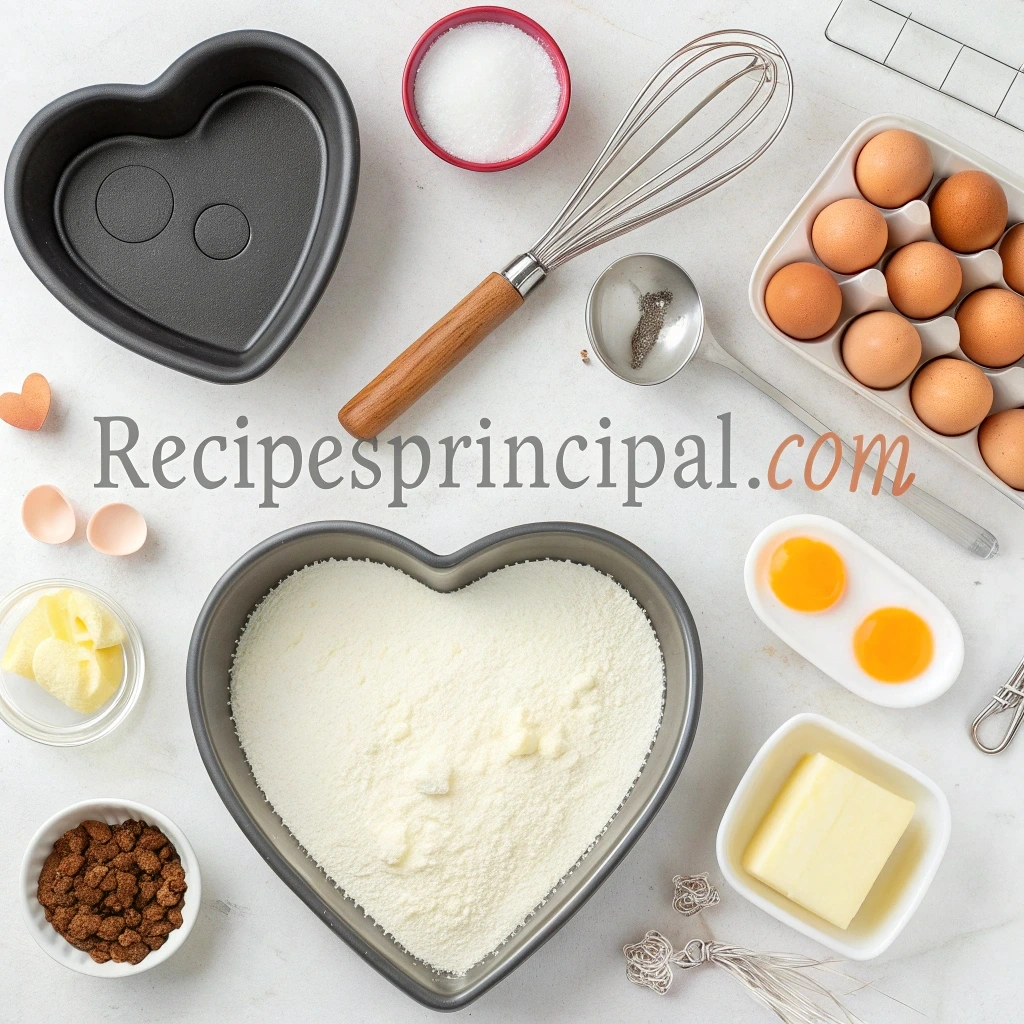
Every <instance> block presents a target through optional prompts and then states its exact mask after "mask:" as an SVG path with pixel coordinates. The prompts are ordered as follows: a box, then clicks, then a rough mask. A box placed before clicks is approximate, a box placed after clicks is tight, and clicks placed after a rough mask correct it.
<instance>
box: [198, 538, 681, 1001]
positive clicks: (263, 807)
mask: <svg viewBox="0 0 1024 1024" xmlns="http://www.w3.org/2000/svg"><path fill="white" fill-rule="evenodd" d="M327 558H337V559H343V558H356V559H370V560H372V561H375V562H383V563H385V564H387V565H390V566H393V567H394V568H396V569H400V570H401V571H402V572H404V573H407V574H408V575H409V576H412V577H413V578H414V579H417V580H419V581H420V582H421V583H423V584H425V585H426V586H428V587H432V588H433V589H435V590H439V591H443V592H448V591H453V590H458V589H459V588H460V587H464V586H467V585H468V584H470V583H472V582H473V581H474V580H477V579H479V578H480V577H482V576H485V575H487V573H490V572H493V571H494V570H496V569H500V568H502V567H503V566H506V565H511V564H514V563H516V562H525V561H531V560H535V559H545V558H551V559H566V560H569V561H573V562H578V563H582V564H586V565H591V566H593V567H594V568H595V569H598V570H600V571H601V572H603V573H606V574H607V575H609V576H611V577H612V578H613V579H615V580H616V581H617V582H618V583H619V584H621V585H622V586H623V587H625V588H626V590H628V591H629V592H630V594H632V595H633V597H634V598H635V599H636V600H637V602H638V603H639V604H640V605H641V607H642V608H643V609H644V611H645V612H646V613H647V615H648V618H649V619H650V621H651V624H652V626H653V627H654V630H655V632H656V634H657V636H658V640H659V642H660V643H661V649H662V653H663V655H664V660H665V687H666V690H665V709H664V713H663V716H662V721H661V725H660V727H659V730H658V734H657V736H656V738H655V740H654V744H653V746H652V748H651V752H650V755H649V757H648V759H647V763H646V764H645V765H644V768H643V770H642V771H641V773H640V776H639V778H638V779H637V782H636V784H635V785H634V787H633V789H632V791H631V792H630V795H629V796H628V797H627V798H626V800H625V802H624V803H623V804H622V806H621V808H620V809H619V812H618V814H617V815H616V816H615V817H614V818H613V819H612V821H611V823H610V824H609V825H608V828H607V829H606V830H605V832H604V833H602V835H601V836H600V837H599V838H598V840H597V842H596V843H595V844H594V846H593V847H592V848H591V850H590V851H589V852H588V853H587V855H586V856H585V857H584V858H583V859H582V860H581V861H580V862H579V863H578V864H577V865H576V866H575V867H574V868H573V869H572V871H571V872H569V874H568V875H566V877H565V878H564V879H563V881H562V882H561V884H560V885H559V886H558V887H557V888H556V889H555V890H554V891H553V892H552V894H551V896H550V897H549V898H548V900H547V901H546V902H545V903H544V904H543V905H542V906H541V907H539V908H538V909H537V911H536V913H534V915H533V916H532V917H530V918H529V920H527V921H526V923H525V924H523V925H522V926H521V927H520V928H519V929H518V930H517V931H515V932H514V933H513V934H512V935H511V936H510V937H509V938H508V940H507V941H506V942H505V943H504V944H503V945H502V946H501V947H500V948H499V949H498V950H497V951H496V952H495V953H494V954H492V955H491V956H489V957H488V958H487V959H485V960H484V961H482V962H481V963H479V964H477V966H476V967H474V968H472V969H471V970H470V971H469V972H468V973H467V974H465V975H463V976H461V977H453V976H451V975H446V974H441V973H438V972H436V971H433V970H431V968H430V967H428V966H427V965H426V964H424V963H423V962H422V961H420V960H417V959H416V958H415V957H413V956H411V955H410V954H409V953H408V952H406V951H405V950H404V949H403V948H402V947H401V946H399V945H398V944H397V943H396V942H394V940H393V939H391V938H390V937H389V936H387V935H385V934H384V932H383V930H382V929H381V928H379V927H378V926H377V925H375V924H374V922H373V921H372V920H371V919H370V918H369V917H367V916H366V915H365V914H364V913H363V911H362V910H361V909H359V907H357V906H356V905H355V903H354V902H353V901H352V900H350V899H348V898H347V897H346V896H345V894H344V892H343V891H342V890H341V889H339V888H338V887H337V886H336V885H335V884H334V883H333V882H332V881H331V880H330V878H328V877H327V875H326V874H325V873H324V872H323V871H322V870H321V869H320V868H319V867H317V865H316V864H315V863H314V861H313V860H312V859H311V858H310V857H309V856H308V855H307V854H306V853H305V851H304V850H303V849H302V847H301V846H300V845H299V844H298V842H297V841H296V839H295V838H294V837H293V836H292V835H291V834H290V833H289V831H288V829H287V827H286V826H285V825H284V823H283V822H282V821H281V819H280V818H279V817H278V816H277V814H276V813H275V812H274V809H273V807H271V806H270V804H269V803H268V802H267V801H266V799H265V798H264V796H263V794H262V793H261V792H260V790H259V788H258V787H257V785H256V781H255V779H254V778H253V774H252V771H251V770H250V768H249V764H248V762H247V761H246V759H245V754H244V752H243V750H242V748H241V746H240V744H239V742H238V737H237V735H236V733H235V728H234V723H233V722H232V720H231V708H230V704H229V697H230V693H229V683H230V681H229V671H230V667H231V659H232V656H233V655H234V651H235V644H236V643H237V641H238V638H239V635H240V634H241V632H242V628H243V627H244V625H245V622H246V619H247V618H248V616H249V614H250V612H252V610H253V609H254V608H255V606H256V605H257V604H258V603H259V602H260V601H261V600H262V598H263V597H264V596H265V595H266V594H267V592H268V591H269V590H271V589H272V588H273V587H275V586H276V585H277V584H278V583H279V582H280V581H281V580H282V579H284V578H285V577H286V576H288V575H290V574H291V573H292V572H294V571H295V570H297V569H300V568H302V567H303V566H306V565H309V564H311V563H313V562H318V561H322V560H324V559H327ZM395 628H396V629H400V628H401V623H396V624H395ZM187 686H188V705H189V712H190V714H191V716H192V728H193V730H194V732H195V736H196V742H197V743H198V745H199V752H200V754H201V755H202V758H203V761H204V763H205V764H206V769H207V771H208V772H209V773H210V778H211V779H212V780H213V784H214V786H215V787H216V789H217V792H218V793H219V794H220V797H221V799H222V800H223V801H224V803H225V805H226V806H227V808H228V810H229V811H230V812H231V815H232V816H233V817H234V819H235V821H236V822H237V823H238V825H239V827H240V828H241V829H242V831H243V832H244V833H245V835H246V837H247V838H248V839H249V841H250V842H251V843H252V844H253V846H255V847H256V849H257V850H258V851H259V853H260V855H261V856H262V857H263V859H264V860H266V862H267V863H268V864H269V865H270V866H271V867H272V868H273V869H274V871H276V872H277V874H278V875H280V876H281V878H282V879H283V880H284V881H285V882H286V883H287V884H288V885H289V886H290V887H291V888H292V890H293V891H294V892H295V893H296V894H297V895H298V896H299V898H300V899H301V900H302V901H303V902H304V903H305V904H306V905H307V906H308V907H309V908H310V910H312V911H313V912H314V913H315V914H316V916H317V917H318V918H319V919H320V920H321V921H323V922H324V923H325V924H326V925H327V926H328V927H329V928H330V929H331V930H332V931H334V932H335V933H337V934H338V935H339V936H340V937H341V938H342V939H344V940H345V942H347V943H348V944H349V945H350V946H351V947H352V948H353V949H354V950H355V951H356V952H357V953H359V955H360V956H362V957H363V958H364V959H366V960H367V961H368V962H369V963H370V964H371V965H372V966H373V967H375V968H376V969H377V970H378V971H380V973H381V974H383V975H384V976H385V977H386V978H388V980H390V981H391V982H393V983H394V984H395V985H397V986H398V987H399V988H400V989H402V990H403V991H404V992H406V993H408V994H409V995H410V996H412V997H413V998H414V999H416V1000H418V1001H419V1002H421V1003H423V1004H424V1005H425V1006H429V1007H431V1008H433V1009H435V1010H455V1009H459V1008H460V1007H463V1006H465V1005H467V1004H468V1003H470V1002H472V1001H473V1000H474V999H476V998H477V997H479V996H480V995H482V994H483V993H484V992H486V991H487V989H489V988H490V987H491V986H492V985H495V984H496V983H497V982H499V981H500V980H501V979H502V978H504V977H505V976H506V975H507V974H509V972H510V971H512V970H514V969H515V968H516V967H518V966H519V965H520V964H521V963H522V962H523V961H524V960H525V959H526V958H527V957H528V956H530V954H531V953H534V952H536V950H537V949H538V948H539V947H540V946H541V945H542V944H543V943H544V942H545V941H546V940H547V939H549V938H550V937H551V936H552V935H553V934H554V933H555V932H556V931H558V929H559V928H561V927H562V925H564V924H565V923H566V922H567V921H568V920H569V918H570V917H572V915H573V914H574V913H575V912H576V911H577V910H579V908H580V907H581V906H582V905H583V904H584V903H585V902H586V901H587V899H589V898H590V897H591V896H592V895H593V894H594V892H595V891H596V890H597V889H598V887H599V886H600V885H601V883H602V882H603V881H604V880H605V879H606V878H607V877H608V875H609V874H610V873H611V871H612V870H613V869H614V868H615V866H616V865H617V864H618V863H619V861H621V860H622V858H623V857H624V856H625V854H626V853H627V852H628V850H629V849H630V847H631V846H632V845H633V844H634V843H635V842H636V840H637V839H638V838H639V837H640V835H641V833H642V832H643V831H644V829H645V828H646V827H647V826H648V825H649V824H650V822H651V819H652V818H653V817H654V815H655V814H656V813H657V811H658V809H659V808H660V807H661V805H662V803H663V802H664V800H665V798H666V797H667V796H668V793H669V791H670V790H671V788H672V785H673V784H674V783H675V781H676V778H677V777H678V775H679V773H680V771H681V770H682V767H683V763H684V762H685V760H686V756H687V754H688V753H689V750H690V745H691V744H692V742H693V737H694V734H695V732H696V729H697V716H698V712H699V709H700V696H701V657H700V644H699V641H698V638H697V628H696V626H695V625H694V621H693V617H692V616H691V614H690V610H689V609H688V608H687V606H686V602H685V601H684V600H683V597H682V595H681V594H680V593H679V590H678V589H677V588H676V586H675V584H674V583H673V582H672V580H671V579H670V578H669V576H668V575H667V574H666V573H665V571H664V570H663V569H662V568H661V567H660V566H658V565H657V563H656V562H654V561H653V560H652V559H651V558H650V557H649V556H648V555H646V554H645V553H644V552H643V551H641V550H640V549H639V548H637V547H635V546H634V545H633V544H630V543H629V542H628V541H625V540H623V539H622V538H621V537H618V536H616V535H615V534H613V533H608V532H606V531H604V530H599V529H597V528H596V527H593V526H584V525H580V524H576V523H534V524H532V525H528V526H518V527H513V528H512V529H508V530H502V531H500V532H498V533H494V534H491V536H489V537H484V538H483V539H482V540H478V541H476V542H475V543H473V544H470V545H469V546H468V547H465V548H463V549H462V550H461V551H456V552H455V553H454V554H451V555H437V554H434V553H433V552H431V551H427V550H426V549H425V548H423V547H420V545H418V544H415V543H413V542H412V541H410V540H407V539H406V538H405V537H402V536H400V535H399V534H396V533H392V532H391V531H389V530H384V529H381V528H379V527H376V526H367V525H365V524H362V523H347V522H322V523H309V524H307V525H305V526H298V527H295V528H293V529H291V530H286V531H285V532H283V533H279V534H277V535H276V536H273V537H270V538H268V539H267V540H265V541H264V542H263V543H262V544H259V545H258V546H257V547H255V548H253V549H252V550H251V551H249V552H248V553H247V554H245V555H243V556H242V557H241V558H240V559H239V560H238V561H237V562H236V563H235V564H234V565H233V566H232V567H231V568H230V569H229V570H228V571H227V572H226V573H225V574H224V575H223V576H222V577H221V579H220V581H219V582H218V583H217V585H216V586H215V587H214V588H213V591H212V592H211V594H210V596H209V598H208V599H207V601H206V604H205V605H204V606H203V610H202V611H201V612H200V614H199V619H198V621H197V622H196V627H195V631H194V632H193V634H192V643H191V646H190V648H189V654H188V672H187Z"/></svg>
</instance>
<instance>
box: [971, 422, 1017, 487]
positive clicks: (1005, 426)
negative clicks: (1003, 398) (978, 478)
mask: <svg viewBox="0 0 1024 1024" xmlns="http://www.w3.org/2000/svg"><path fill="white" fill-rule="evenodd" d="M978 447H979V448H980V449H981V457H982V458H983V459H984V460H985V465H986V466H988V468H989V469H991V470H992V472H993V473H995V475H996V476H997V477H999V479H1000V480H1002V481H1003V483H1004V484H1009V485H1010V486H1011V487H1012V488H1013V489H1014V490H1017V491H1024V409H1007V410H1006V411H1005V412H997V413H996V414H995V415H994V416H989V418H988V419H987V420H985V422H984V423H982V425H981V429H980V430H979V431H978Z"/></svg>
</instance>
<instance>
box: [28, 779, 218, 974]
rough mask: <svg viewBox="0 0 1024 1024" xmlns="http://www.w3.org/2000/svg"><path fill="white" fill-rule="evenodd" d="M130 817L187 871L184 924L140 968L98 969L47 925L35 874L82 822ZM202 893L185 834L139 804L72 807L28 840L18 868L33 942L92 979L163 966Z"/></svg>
mask: <svg viewBox="0 0 1024 1024" xmlns="http://www.w3.org/2000/svg"><path fill="white" fill-rule="evenodd" d="M128 818H136V819H141V820H143V821H145V822H146V823H147V824H149V825H156V826H157V827H158V828H159V829H160V830H161V831H162V832H163V834H164V835H165V836H167V838H168V839H170V841H171V842H172V843H173V844H174V848H175V849H176V850H177V852H178V856H179V857H180V858H181V866H182V867H183V868H184V869H185V882H186V883H187V884H188V890H187V891H186V893H185V902H184V904H182V906H181V917H182V924H181V927H180V928H176V929H175V930H174V931H173V932H171V933H170V935H168V936H167V941H166V942H165V943H164V944H163V945H162V946H161V947H160V948H159V949H156V950H153V951H152V952H150V954H149V955H148V956H147V957H146V958H145V959H144V960H143V961H142V962H141V963H138V964H127V963H125V964H116V963H114V962H113V961H109V962H107V963H105V964H98V963H96V962H95V961H94V960H93V959H92V957H90V956H89V954H88V953H83V952H82V950H80V949H75V947H74V946H72V945H71V943H69V942H68V941H66V940H65V939H64V938H63V937H62V936H60V935H58V934H57V932H56V931H54V929H53V927H52V926H51V925H50V923H49V922H48V921H47V920H46V916H45V914H44V913H43V908H42V906H41V904H40V903H39V900H38V899H37V898H36V889H37V887H38V884H39V872H40V871H42V869H43V862H44V861H45V860H46V858H47V856H49V854H50V852H51V851H52V850H53V844H54V843H55V842H56V841H57V840H58V839H59V838H60V837H61V836H62V835H63V834H64V833H65V832H67V830H68V829H69V828H75V827H76V826H77V825H80V824H81V823H82V822H83V821H88V820H90V819H91V820H93V821H104V822H106V823H107V824H108V825H116V824H118V823H119V822H122V821H125V820H126V819H128ZM202 890H203V887H202V881H201V879H200V877H199V861H198V860H196V855H195V851H194V850H193V849H192V847H191V845H190V844H189V841H188V840H187V839H186V838H185V835H184V833H183V832H182V831H181V830H180V829H179V828H178V826H177V825H175V824H174V822H173V821H171V819H170V818H168V817H166V816H165V815H163V814H161V813H160V812H159V811H155V810H154V809H153V808H152V807H147V806H146V805H145V804H137V803H134V802H133V801H131V800H114V799H110V800H84V801H82V803H78V804H72V805H71V806H70V807H67V808H65V809H64V810H63V811H61V812H60V813H59V814H55V815H54V816H53V817H52V818H50V819H49V821H47V822H46V823H45V824H43V826H42V827H41V828H40V829H39V831H38V832H36V834H35V835H34V836H33V837H32V839H31V841H30V842H29V844H28V849H27V850H26V851H25V858H24V860H23V861H22V863H21V883H20V887H19V895H20V897H21V911H22V915H23V916H24V918H25V924H26V925H27V926H28V930H29V931H30V932H31V933H32V938H33V939H35V940H36V942H37V943H38V945H39V947H40V948H41V949H42V950H43V951H44V952H45V953H46V954H47V955H49V956H51V957H52V958H53V959H54V960H56V961H57V963H59V964H63V965H64V966H65V967H70V968H71V970H73V971H78V973H79V974H90V975H92V976H93V977H96V978H124V977H126V976H128V975H130V974H141V973H142V972H143V971H148V970H150V969H151V968H153V967H156V966H157V964H162V963H163V962H164V961H165V960H167V959H168V958H169V957H171V956H173V955H174V954H175V953H176V952H177V951H178V950H179V949H180V948H181V947H182V945H183V944H184V942H185V940H186V939H187V938H188V933H189V932H190V931H191V930H192V926H193V925H194V924H195V923H196V918H197V917H198V916H199V904H200V900H201V898H202Z"/></svg>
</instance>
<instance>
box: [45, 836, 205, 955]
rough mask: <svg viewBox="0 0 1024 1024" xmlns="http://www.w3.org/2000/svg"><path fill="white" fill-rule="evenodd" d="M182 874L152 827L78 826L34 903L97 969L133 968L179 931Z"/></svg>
mask: <svg viewBox="0 0 1024 1024" xmlns="http://www.w3.org/2000/svg"><path fill="white" fill-rule="evenodd" d="M187 889H188V885H187V883H186V881H185V869H184V868H183V867H182V866H181V859H180V858H179V857H178V854H177V851H176V850H175V849H174V846H173V844H172V843H171V842H170V840H169V839H168V838H167V836H165V835H164V834H163V832H161V831H160V829H158V828H156V827H155V826H153V825H148V824H146V822H144V821H135V820H133V819H129V820H128V821H123V822H121V824H120V825H107V824H106V823H105V822H102V821H83V822H82V824H81V825H79V826H78V827H77V828H73V829H70V830H69V831H67V832H65V833H64V835H62V836H61V837H60V838H59V839H58V840H57V841H56V842H55V843H54V844H53V851H52V852H51V853H50V855H49V856H48V857H47V858H46V862H45V863H44V864H43V869H42V871H41V872H40V874H39V887H38V890H37V897H38V899H39V902H40V904H41V905H42V907H43V910H44V911H45V913H46V920H47V921H49V922H50V924H51V925H52V926H53V928H54V930H55V931H56V932H57V933H58V934H60V935H61V936H63V937H64V938H65V939H66V940H67V941H68V942H70V943H71V945H72V946H74V947H75V948H76V949H81V950H83V951H84V952H86V953H88V954H89V955H90V956H91V957H92V958H93V960H95V961H96V963H98V964H103V963H107V961H112V962H114V963H130V964H138V963H141V962H142V960H144V959H145V958H146V957H147V956H148V955H149V953H150V952H151V951H152V950H154V949H159V948H160V947H161V946H162V945H163V944H164V942H165V941H166V940H167V936H168V935H169V934H170V933H171V932H172V931H174V929H176V928H180V927H181V925H182V916H181V908H182V907H183V906H184V905H185V891H186V890H187Z"/></svg>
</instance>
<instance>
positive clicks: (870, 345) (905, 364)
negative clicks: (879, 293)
mask: <svg viewBox="0 0 1024 1024" xmlns="http://www.w3.org/2000/svg"><path fill="white" fill-rule="evenodd" d="M920 358H921V335H920V334H918V333H917V328H916V327H915V326H914V325H913V324H912V323H911V322H910V321H909V320H905V319H904V318H903V317H901V316H900V315H899V313H890V312H888V311H887V310H877V311H876V312H874V313H865V314H864V315H863V316H859V317H857V319H856V320H854V321H853V323H852V324H850V326H849V327H847V328H846V333H845V334H844V335H843V362H844V363H845V364H846V368H847V369H848V370H849V371H850V373H852V374H853V376H854V377H856V378H857V380H859V381H860V382H861V384H863V385H864V386H865V387H869V388H894V387H896V385H897V384H902V383H903V381H905V380H906V379H907V378H908V377H909V376H910V375H911V374H912V373H913V372H914V367H915V366H917V363H918V360H919V359H920Z"/></svg>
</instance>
